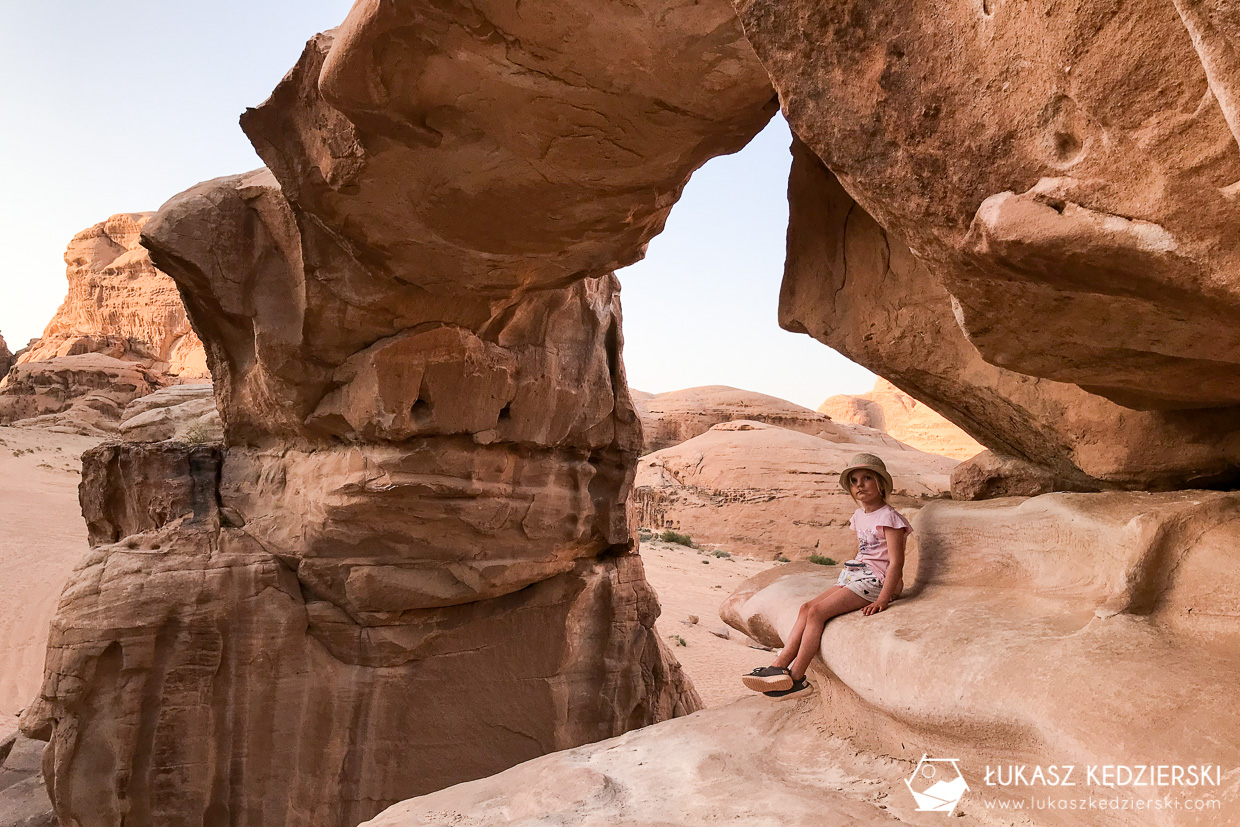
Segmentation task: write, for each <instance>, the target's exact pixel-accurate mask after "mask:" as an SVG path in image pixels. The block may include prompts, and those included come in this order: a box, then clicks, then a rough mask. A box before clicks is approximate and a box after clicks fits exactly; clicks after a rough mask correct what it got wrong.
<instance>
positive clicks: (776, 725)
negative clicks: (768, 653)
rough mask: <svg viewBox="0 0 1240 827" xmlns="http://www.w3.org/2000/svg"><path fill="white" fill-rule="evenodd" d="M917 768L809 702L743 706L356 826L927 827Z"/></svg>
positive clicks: (417, 802) (405, 806)
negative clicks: (833, 725)
mask: <svg viewBox="0 0 1240 827" xmlns="http://www.w3.org/2000/svg"><path fill="white" fill-rule="evenodd" d="M755 654H756V653H755ZM914 767H915V762H908V761H893V760H891V759H885V758H879V757H877V756H872V755H864V754H859V753H858V751H857V748H856V747H855V746H854V745H853V744H852V743H851V742H849V741H847V740H845V739H843V738H839V737H836V736H832V735H830V734H827V733H824V732H823V731H822V726H821V724H820V723H819V721H818V716H817V714H816V712H815V710H814V708H813V706H812V705H810V704H799V705H798V704H792V703H788V704H776V703H771V702H770V701H769V700H768V699H767V698H750V699H746V700H744V701H740V702H737V703H733V704H729V705H727V706H724V707H720V708H718V709H708V710H704V711H702V712H699V713H697V714H695V715H693V716H692V717H690V718H685V719H680V720H676V721H667V722H665V723H661V724H657V725H655V726H652V727H646V728H645V729H641V730H638V731H636V732H630V733H627V734H626V735H622V736H620V737H619V738H613V739H611V740H608V741H603V742H600V743H598V744H591V745H589V746H584V747H578V748H577V749H573V750H566V751H564V752H558V753H556V754H555V755H546V756H543V757H542V758H536V759H534V760H532V761H528V762H526V763H524V764H522V765H520V766H518V767H513V768H512V769H511V770H508V771H507V772H502V773H500V774H498V775H495V776H492V777H490V778H484V779H481V780H479V781H471V782H469V783H466V784H458V785H456V786H455V787H451V788H449V789H446V790H441V791H440V792H437V793H432V794H430V795H425V796H422V797H420V798H415V799H413V800H410V801H405V802H402V803H400V804H397V805H396V806H394V807H390V808H389V809H387V810H386V811H384V812H383V814H382V815H380V816H378V817H376V818H374V819H372V820H371V821H368V822H366V825H365V827H424V825H449V824H464V825H471V826H472V825H488V826H489V827H490V826H492V825H493V826H494V827H499V825H508V824H512V825H527V824H536V823H539V822H542V823H550V824H623V825H626V827H666V825H668V824H677V825H703V824H738V825H740V824H746V825H749V824H781V825H790V827H821V825H824V824H849V825H867V826H868V825H874V827H880V826H881V827H889V826H890V825H892V824H908V823H913V824H921V823H924V824H926V825H933V824H934V823H935V822H933V821H931V820H930V819H932V818H933V819H940V820H943V816H942V814H939V813H932V814H926V815H925V816H923V818H925V819H926V820H925V821H924V822H921V821H918V814H917V813H916V812H915V811H914V806H915V805H914V801H913V798H912V796H909V795H908V794H907V793H906V792H899V790H900V789H901V788H902V787H903V786H904V779H905V778H907V777H908V776H909V775H910V774H911V772H912V771H913V769H914ZM951 823H952V824H953V825H960V827H965V825H973V824H978V823H981V822H979V821H978V820H976V819H974V818H971V817H969V814H966V815H965V817H964V818H959V819H952V820H951Z"/></svg>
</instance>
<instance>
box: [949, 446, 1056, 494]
mask: <svg viewBox="0 0 1240 827" xmlns="http://www.w3.org/2000/svg"><path fill="white" fill-rule="evenodd" d="M951 490H952V499H953V500H991V499H995V498H996V497H1035V496H1037V495H1038V494H1049V493H1051V492H1052V491H1073V490H1077V489H1075V487H1074V486H1073V484H1072V482H1071V481H1069V480H1064V479H1060V478H1058V477H1056V476H1055V475H1054V474H1052V473H1051V472H1049V471H1047V470H1046V469H1045V468H1040V467H1038V466H1037V465H1034V464H1033V463H1031V462H1026V461H1025V460H1023V459H1017V458H1015V457H1005V456H1002V455H1000V454H996V453H995V452H994V451H983V452H982V453H980V454H978V455H977V456H975V457H973V458H972V459H968V460H965V461H964V462H962V463H960V464H959V465H957V466H956V467H955V468H953V469H952V487H951Z"/></svg>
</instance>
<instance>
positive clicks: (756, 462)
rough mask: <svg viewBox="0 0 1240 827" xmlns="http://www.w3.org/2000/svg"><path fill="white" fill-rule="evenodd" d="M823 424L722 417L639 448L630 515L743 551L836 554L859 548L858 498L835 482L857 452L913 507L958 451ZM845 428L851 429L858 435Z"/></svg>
mask: <svg viewBox="0 0 1240 827" xmlns="http://www.w3.org/2000/svg"><path fill="white" fill-rule="evenodd" d="M830 424H831V426H832V428H833V429H834V431H835V433H834V434H832V435H831V437H830V438H827V437H826V435H824V436H823V437H815V436H810V435H809V434H804V433H800V432H798V431H790V430H788V429H786V428H780V427H777V426H774V425H768V424H766V423H762V422H747V421H744V420H740V421H735V422H728V423H724V424H721V425H716V426H714V427H713V428H711V429H710V430H709V431H707V432H706V433H704V434H702V435H700V436H697V437H694V438H693V439H690V440H689V441H687V442H683V443H681V444H680V445H676V446H674V447H672V448H665V449H663V450H662V451H656V452H655V453H653V454H649V455H647V456H644V457H642V458H641V461H640V462H639V463H638V466H637V478H636V481H635V488H634V494H633V500H634V506H635V508H636V511H637V519H638V521H639V522H640V523H641V525H643V526H647V527H650V528H653V529H656V530H657V529H661V528H672V529H675V530H677V531H679V532H682V533H688V534H689V535H691V536H692V537H693V539H694V540H697V541H701V542H705V543H713V544H721V545H723V547H724V548H725V549H726V550H728V551H734V552H737V553H740V554H746V555H755V556H762V557H765V558H768V559H770V558H773V557H774V556H775V555H776V554H782V555H783V556H785V557H787V558H789V559H793V560H796V559H805V558H807V557H809V556H810V555H811V554H819V555H822V556H824V557H832V558H834V559H836V560H839V561H843V560H849V559H851V558H852V557H853V556H855V554H856V551H857V535H856V534H855V533H854V532H853V531H852V530H851V529H849V528H848V520H849V518H850V517H851V516H852V514H853V511H855V510H856V508H857V504H856V503H855V502H853V500H852V498H851V497H849V496H848V494H846V493H845V492H844V491H843V490H842V489H841V488H840V485H839V473H840V470H841V469H843V468H844V467H845V466H846V465H847V464H848V461H849V460H850V459H851V458H852V457H853V456H854V455H856V454H857V453H858V452H860V451H867V452H871V453H877V454H879V455H880V456H881V457H882V458H883V459H884V461H886V463H887V467H888V468H889V469H890V470H891V474H892V476H893V477H894V479H895V484H896V490H895V496H894V497H893V499H892V504H893V505H895V506H896V508H898V509H900V510H901V511H905V512H908V513H912V511H913V510H915V509H916V508H917V507H919V506H920V505H921V504H922V500H923V498H926V497H935V496H938V497H941V496H945V495H946V494H947V491H948V487H949V484H950V476H951V473H952V469H953V468H954V467H955V466H956V465H957V463H956V461H955V460H952V459H948V458H946V457H940V456H935V455H933V454H926V453H923V452H921V451H917V450H914V449H912V448H910V447H908V446H907V445H902V444H901V443H898V442H896V441H895V440H892V439H891V438H890V437H885V439H886V440H887V443H886V444H882V445H875V444H874V443H872V442H870V441H869V439H870V438H871V436H872V432H871V431H870V429H868V428H863V427H860V426H848V425H838V424H835V423H830ZM850 429H855V430H856V431H857V434H856V437H857V438H856V440H855V441H854V440H853V439H850V438H849V437H850V436H851V434H850V433H849V431H850Z"/></svg>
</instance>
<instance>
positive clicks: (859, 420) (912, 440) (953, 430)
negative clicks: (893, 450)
mask: <svg viewBox="0 0 1240 827" xmlns="http://www.w3.org/2000/svg"><path fill="white" fill-rule="evenodd" d="M818 412H819V413H821V414H825V415H827V416H829V417H831V418H832V419H834V420H835V421H837V422H848V423H852V424H854V425H865V426H868V427H870V428H877V429H878V430H880V431H884V432H886V433H888V434H890V435H891V436H893V437H895V438H896V439H898V440H900V441H901V442H903V443H904V444H906V445H911V446H913V447H914V448H917V449H918V450H921V451H927V452H929V453H931V454H938V455H940V456H944V457H951V458H953V459H958V460H966V459H969V458H970V457H972V456H975V455H977V454H979V453H981V452H982V451H984V450H986V447H985V446H984V445H982V444H980V443H979V442H977V440H975V439H973V437H971V436H969V435H968V434H966V433H965V432H964V431H963V430H961V429H960V428H959V427H957V426H956V425H953V424H952V423H951V422H949V421H948V420H946V419H944V418H943V417H942V416H940V415H939V414H938V413H936V412H935V411H933V410H932V409H930V408H929V407H927V406H926V405H923V404H922V403H921V402H918V401H917V400H916V399H914V398H913V397H911V396H909V395H908V394H907V393H905V392H904V391H902V390H900V389H899V388H897V387H896V386H895V385H893V384H891V383H890V382H888V381H887V380H886V379H882V378H879V380H878V381H877V382H875V383H874V389H873V390H872V391H870V392H869V393H866V394H862V395H860V396H848V395H840V396H832V397H830V398H829V399H827V400H826V401H825V402H823V403H822V404H821V405H819V406H818Z"/></svg>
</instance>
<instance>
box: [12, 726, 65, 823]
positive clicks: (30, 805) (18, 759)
mask: <svg viewBox="0 0 1240 827" xmlns="http://www.w3.org/2000/svg"><path fill="white" fill-rule="evenodd" d="M42 753H43V744H41V743H40V742H38V741H34V740H32V739H30V738H26V737H24V736H22V735H21V734H20V733H18V731H17V719H16V718H12V719H10V720H4V719H2V718H0V825H4V827H57V825H58V822H57V821H56V816H55V814H54V813H52V808H51V804H50V803H49V802H48V798H47V788H46V786H45V785H44V783H43V774H42V766H41V760H40V759H41V755H42Z"/></svg>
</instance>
